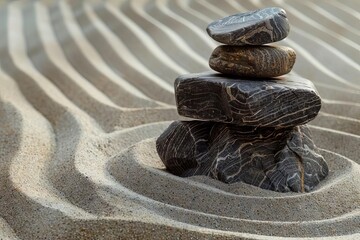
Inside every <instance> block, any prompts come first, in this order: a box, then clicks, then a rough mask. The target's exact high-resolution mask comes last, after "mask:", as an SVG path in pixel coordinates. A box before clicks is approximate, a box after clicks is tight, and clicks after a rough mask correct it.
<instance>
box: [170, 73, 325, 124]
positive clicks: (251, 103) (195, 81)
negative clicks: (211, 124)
mask: <svg viewBox="0 0 360 240" xmlns="http://www.w3.org/2000/svg"><path fill="white" fill-rule="evenodd" d="M175 98H176V104H177V109H178V113H179V114H180V115H182V116H185V117H190V118H194V119H200V120H207V121H215V122H224V123H234V124H237V125H242V126H267V127H291V126H297V125H301V124H305V123H307V122H309V121H310V120H312V119H314V118H315V117H316V115H317V114H318V112H319V110H320V108H321V99H320V96H319V95H318V93H317V91H316V89H315V87H314V85H313V83H312V82H311V81H309V80H307V79H304V78H301V77H296V76H286V77H280V78H274V79H273V80H261V79H258V80H254V79H247V78H240V77H233V76H230V75H223V74H218V73H213V72H205V73H198V74H186V75H182V76H179V77H178V78H177V79H176V80H175Z"/></svg>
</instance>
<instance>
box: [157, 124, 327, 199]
mask: <svg viewBox="0 0 360 240" xmlns="http://www.w3.org/2000/svg"><path fill="white" fill-rule="evenodd" d="M156 148H157V151H158V154H159V156H160V158H161V160H162V161H163V163H164V164H165V166H166V167H167V170H168V171H169V172H171V173H173V174H175V175H178V176H182V177H188V176H194V175H206V176H210V177H212V178H214V179H218V180H220V181H222V182H225V183H234V182H245V183H248V184H251V185H254V186H258V187H260V188H263V189H268V190H273V191H278V192H288V191H293V192H304V191H310V190H311V189H313V188H314V187H315V186H316V185H317V184H318V183H319V182H320V181H321V180H322V179H324V178H325V177H326V176H327V174H328V172H329V170H328V166H327V164H326V162H325V160H324V158H323V157H322V156H321V155H320V154H319V152H318V150H317V147H316V146H315V145H314V143H313V141H312V138H311V134H310V130H309V128H308V127H307V126H306V125H302V126H297V127H293V128H285V129H284V128H282V129H275V128H260V127H258V128H255V127H246V126H236V125H233V124H226V123H215V122H202V121H176V122H173V123H172V124H171V125H170V126H169V127H168V129H167V130H165V132H164V133H163V134H162V135H161V136H160V137H159V138H158V139H157V141H156Z"/></svg>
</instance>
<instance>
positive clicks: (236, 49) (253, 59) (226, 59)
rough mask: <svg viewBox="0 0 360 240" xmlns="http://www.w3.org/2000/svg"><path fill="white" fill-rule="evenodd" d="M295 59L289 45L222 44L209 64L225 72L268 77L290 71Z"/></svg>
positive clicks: (212, 55) (214, 52)
mask: <svg viewBox="0 0 360 240" xmlns="http://www.w3.org/2000/svg"><path fill="white" fill-rule="evenodd" d="M295 59H296V54H295V51H294V50H293V49H291V48H289V47H283V46H278V47H275V46H230V45H222V46H219V47H217V48H216V49H215V50H214V51H213V53H212V54H211V57H210V60H209V65H210V67H211V68H212V69H214V70H215V71H218V72H221V73H225V74H233V75H238V76H243V77H258V78H261V77H264V78H266V77H277V76H280V75H284V74H287V73H289V72H290V71H291V69H292V68H293V66H294V63H295Z"/></svg>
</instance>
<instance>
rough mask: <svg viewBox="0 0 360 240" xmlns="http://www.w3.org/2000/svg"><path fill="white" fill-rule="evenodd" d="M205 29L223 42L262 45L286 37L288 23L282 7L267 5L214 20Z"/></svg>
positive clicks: (288, 27)
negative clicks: (266, 6)
mask: <svg viewBox="0 0 360 240" xmlns="http://www.w3.org/2000/svg"><path fill="white" fill-rule="evenodd" d="M206 31H207V32H208V34H209V35H210V37H212V38H213V39H214V40H216V41H218V42H221V43H224V44H228V45H262V44H266V43H272V42H276V41H280V40H281V39H284V38H286V37H287V35H288V34H289V31H290V25H289V22H288V19H287V17H286V12H285V11H284V10H283V9H281V8H277V7H269V8H264V9H259V10H256V11H251V12H245V13H238V14H235V15H231V16H228V17H224V18H222V19H219V20H216V21H214V22H212V23H210V24H209V26H208V27H207V29H206Z"/></svg>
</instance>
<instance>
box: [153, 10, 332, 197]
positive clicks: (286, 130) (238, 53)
mask: <svg viewBox="0 0 360 240" xmlns="http://www.w3.org/2000/svg"><path fill="white" fill-rule="evenodd" d="M289 30H290V27H289V22H288V19H287V17H286V13H285V11H284V10H283V9H280V8H265V9H260V10H257V11H252V12H248V13H240V14H236V15H232V16H228V17H225V18H223V19H220V20H217V21H215V22H213V23H211V24H210V25H209V26H208V28H207V32H208V34H209V35H210V36H211V37H212V38H213V39H215V40H217V41H219V42H221V43H224V44H227V45H222V46H219V47H217V48H216V49H215V50H214V51H213V53H212V55H211V57H210V60H209V65H210V67H211V68H212V69H214V70H215V71H217V72H219V73H214V72H205V73H198V74H187V75H183V76H180V77H178V78H177V79H176V80H175V96H176V103H177V109H178V113H179V114H180V115H182V116H185V117H190V118H194V119H198V120H193V121H176V122H173V123H172V124H171V125H170V126H169V127H168V129H166V130H165V132H164V133H163V134H162V135H161V136H160V137H159V138H158V139H157V142H156V147H157V151H158V153H159V156H160V158H161V160H162V161H163V162H164V164H165V166H166V167H167V169H168V171H170V172H171V173H173V174H176V175H178V176H183V177H187V176H193V175H207V176H210V177H212V178H214V179H218V180H221V181H223V182H225V183H234V182H239V181H241V182H245V183H248V184H252V185H255V186H258V187H261V188H264V189H269V190H274V191H279V192H287V191H294V192H304V191H310V190H311V189H313V188H314V187H315V186H316V185H317V184H318V183H319V182H320V181H321V180H322V179H324V178H325V177H326V176H327V174H328V167H327V164H326V162H325V160H324V158H323V157H322V156H321V154H320V153H319V151H318V149H317V147H316V146H315V145H314V143H313V140H312V137H311V134H310V130H309V128H308V127H307V126H306V123H307V122H309V121H311V120H312V119H314V118H315V117H316V115H317V114H318V112H319V110H320V108H321V99H320V96H319V95H318V93H317V91H316V89H315V87H314V85H313V84H312V82H311V81H310V80H307V79H304V78H300V77H296V76H289V75H287V76H281V77H279V76H280V75H284V74H287V73H289V72H290V71H291V69H292V67H293V65H294V63H295V58H296V54H295V51H294V50H292V49H291V48H288V47H283V46H268V45H264V44H267V43H272V42H276V41H279V40H281V39H284V38H285V37H286V36H287V35H288V33H289Z"/></svg>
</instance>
